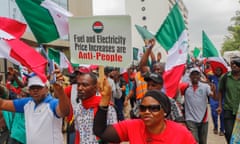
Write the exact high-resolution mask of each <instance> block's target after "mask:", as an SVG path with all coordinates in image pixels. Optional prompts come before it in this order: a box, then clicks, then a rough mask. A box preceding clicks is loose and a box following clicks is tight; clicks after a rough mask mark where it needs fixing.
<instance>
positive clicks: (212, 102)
mask: <svg viewBox="0 0 240 144" xmlns="http://www.w3.org/2000/svg"><path fill="white" fill-rule="evenodd" d="M210 106H211V116H212V120H213V125H214V129H216V130H217V129H218V117H219V120H220V131H221V132H224V119H223V111H222V112H221V114H220V116H219V115H218V113H217V111H216V109H217V108H218V101H215V100H213V98H211V97H210Z"/></svg>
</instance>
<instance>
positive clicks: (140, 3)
mask: <svg viewBox="0 0 240 144" xmlns="http://www.w3.org/2000/svg"><path fill="white" fill-rule="evenodd" d="M53 1H55V2H56V3H58V4H59V5H61V6H62V7H64V8H66V9H68V10H69V11H70V12H71V13H72V14H73V15H74V16H93V15H98V13H99V11H96V8H98V7H100V8H99V9H100V10H101V9H102V13H101V14H107V15H125V14H127V15H130V16H131V19H132V47H137V48H139V49H140V50H141V49H142V47H143V46H144V42H143V40H142V39H141V36H140V35H139V34H138V32H137V30H136V28H135V26H134V25H135V24H137V25H140V26H144V27H145V28H146V29H148V30H149V31H150V32H152V33H153V34H155V33H156V32H157V30H158V29H159V28H160V26H161V24H162V23H163V21H164V19H165V18H166V16H167V14H168V13H169V11H170V10H171V8H172V6H173V5H174V4H175V2H176V1H175V0H168V1H161V0H151V1H148V0H125V1H124V0H111V2H110V1H107V0H92V1H91V0H53ZM1 3H2V5H1V7H4V8H1V10H0V14H1V15H2V16H6V17H10V18H14V19H17V20H20V21H23V22H25V20H24V18H23V16H22V15H21V12H20V11H19V9H18V7H17V5H16V3H15V1H14V0H2V2H1ZM106 3H108V4H106ZM114 3H118V6H119V5H120V6H121V11H118V12H116V11H114V9H115V7H114ZM178 3H179V6H180V9H181V11H182V12H183V16H184V20H185V23H186V25H187V24H188V23H187V19H188V17H187V15H188V11H187V9H186V7H185V5H184V3H183V2H182V0H179V1H178ZM22 39H23V40H24V41H25V42H26V43H28V44H30V45H31V46H32V47H38V46H39V45H38V44H37V43H36V40H35V38H34V36H33V35H32V33H31V31H30V29H29V28H28V29H27V32H25V34H24V36H23V37H22ZM43 46H44V47H46V48H47V47H54V48H56V49H59V50H61V51H63V52H64V53H65V54H66V55H67V56H69V41H68V38H66V39H60V40H56V41H53V42H51V43H48V44H43ZM153 51H154V52H155V53H157V52H158V51H160V52H161V53H162V56H163V61H165V59H166V52H165V50H164V49H163V48H162V47H161V46H160V45H159V44H156V46H155V48H154V50H153ZM0 71H1V72H3V69H2V68H1V69H0Z"/></svg>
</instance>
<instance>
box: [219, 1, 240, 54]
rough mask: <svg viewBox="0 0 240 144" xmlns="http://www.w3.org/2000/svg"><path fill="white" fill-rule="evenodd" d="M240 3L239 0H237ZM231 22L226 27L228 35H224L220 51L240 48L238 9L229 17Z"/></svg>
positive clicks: (239, 12) (239, 14)
mask: <svg viewBox="0 0 240 144" xmlns="http://www.w3.org/2000/svg"><path fill="white" fill-rule="evenodd" d="M239 3H240V1H239ZM231 21H232V22H233V24H232V25H231V26H229V27H228V32H229V35H228V36H225V39H224V43H223V47H222V52H224V51H231V50H240V11H239V10H238V11H236V15H235V16H234V17H232V18H231Z"/></svg>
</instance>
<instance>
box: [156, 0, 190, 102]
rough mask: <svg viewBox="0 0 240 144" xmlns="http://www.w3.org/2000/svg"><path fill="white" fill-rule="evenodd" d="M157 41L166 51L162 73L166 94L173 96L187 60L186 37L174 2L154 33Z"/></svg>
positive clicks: (182, 22) (183, 24)
mask: <svg viewBox="0 0 240 144" xmlns="http://www.w3.org/2000/svg"><path fill="white" fill-rule="evenodd" d="M155 38H156V40H157V42H159V43H160V45H162V47H163V48H164V49H165V50H166V51H167V61H166V66H165V72H164V75H163V79H164V87H165V89H166V94H167V96H169V97H171V98H173V97H174V96H175V95H176V93H177V89H178V84H179V82H180V80H181V77H182V75H183V72H184V69H185V64H186V62H187V51H188V37H187V31H186V27H185V23H184V20H183V17H182V14H181V12H180V10H179V8H178V5H177V4H175V5H174V7H173V8H172V9H171V11H170V13H169V14H168V16H167V18H166V19H165V20H164V22H163V24H162V25H161V27H160V29H159V30H158V32H157V33H156V35H155Z"/></svg>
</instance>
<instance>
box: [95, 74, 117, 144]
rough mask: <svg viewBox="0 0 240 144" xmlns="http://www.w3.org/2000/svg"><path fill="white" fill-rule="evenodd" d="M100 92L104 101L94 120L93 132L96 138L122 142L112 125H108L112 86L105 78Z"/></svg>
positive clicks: (100, 104) (101, 102)
mask: <svg viewBox="0 0 240 144" xmlns="http://www.w3.org/2000/svg"><path fill="white" fill-rule="evenodd" d="M99 86H102V87H99V91H100V93H101V95H102V99H101V101H100V103H99V108H98V111H97V113H96V116H95V118H94V124H93V132H94V134H95V135H96V136H98V137H100V138H101V139H102V140H104V141H108V142H114V143H116V142H120V138H119V136H118V134H117V132H116V130H115V128H114V127H113V126H112V125H107V112H108V105H109V102H110V99H111V86H110V85H109V83H108V80H107V79H106V78H105V79H104V80H103V84H99Z"/></svg>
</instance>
